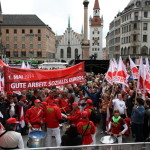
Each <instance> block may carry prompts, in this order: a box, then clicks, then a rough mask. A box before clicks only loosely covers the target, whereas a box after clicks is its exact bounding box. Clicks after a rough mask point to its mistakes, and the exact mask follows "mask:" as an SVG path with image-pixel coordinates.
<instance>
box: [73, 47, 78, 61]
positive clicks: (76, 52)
mask: <svg viewBox="0 0 150 150" xmlns="http://www.w3.org/2000/svg"><path fill="white" fill-rule="evenodd" d="M74 55H75V59H77V57H78V49H77V48H76V49H75V54H74Z"/></svg>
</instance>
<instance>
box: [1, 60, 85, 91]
mask: <svg viewBox="0 0 150 150" xmlns="http://www.w3.org/2000/svg"><path fill="white" fill-rule="evenodd" d="M4 77H5V85H6V86H5V90H6V91H20V90H24V89H33V88H44V87H53V86H60V85H66V84H74V83H79V82H82V81H84V80H85V72H84V62H81V63H79V64H77V65H74V66H72V67H68V68H65V69H57V70H42V69H21V68H11V67H9V66H5V67H4Z"/></svg>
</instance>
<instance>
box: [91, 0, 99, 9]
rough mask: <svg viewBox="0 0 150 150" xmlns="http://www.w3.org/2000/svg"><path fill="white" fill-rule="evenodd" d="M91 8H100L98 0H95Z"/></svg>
mask: <svg viewBox="0 0 150 150" xmlns="http://www.w3.org/2000/svg"><path fill="white" fill-rule="evenodd" d="M93 9H100V7H99V1H98V0H95V4H94V8H93Z"/></svg>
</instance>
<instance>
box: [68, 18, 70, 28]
mask: <svg viewBox="0 0 150 150" xmlns="http://www.w3.org/2000/svg"><path fill="white" fill-rule="evenodd" d="M68 28H70V16H69V17H68Z"/></svg>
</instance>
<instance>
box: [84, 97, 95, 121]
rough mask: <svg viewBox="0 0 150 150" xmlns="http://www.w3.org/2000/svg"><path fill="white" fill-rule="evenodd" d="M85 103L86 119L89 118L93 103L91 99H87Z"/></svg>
mask: <svg viewBox="0 0 150 150" xmlns="http://www.w3.org/2000/svg"><path fill="white" fill-rule="evenodd" d="M85 103H86V107H85V109H84V111H87V113H88V117H89V118H90V115H91V111H92V109H93V108H94V107H93V101H92V100H91V99H87V101H86V102H85Z"/></svg>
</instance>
